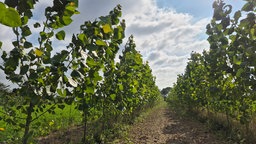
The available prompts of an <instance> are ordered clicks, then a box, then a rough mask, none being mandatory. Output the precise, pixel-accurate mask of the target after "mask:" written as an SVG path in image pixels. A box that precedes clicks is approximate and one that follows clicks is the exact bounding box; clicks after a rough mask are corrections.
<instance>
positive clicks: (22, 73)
mask: <svg viewBox="0 0 256 144" xmlns="http://www.w3.org/2000/svg"><path fill="white" fill-rule="evenodd" d="M28 69H29V66H28V65H24V66H22V67H21V68H20V75H24V74H26V73H27V72H28Z"/></svg>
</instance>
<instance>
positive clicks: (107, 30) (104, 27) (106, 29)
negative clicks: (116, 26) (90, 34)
mask: <svg viewBox="0 0 256 144" xmlns="http://www.w3.org/2000/svg"><path fill="white" fill-rule="evenodd" d="M102 28H103V32H104V33H106V34H107V33H110V32H112V29H111V27H110V25H109V24H105V25H103V27H102Z"/></svg>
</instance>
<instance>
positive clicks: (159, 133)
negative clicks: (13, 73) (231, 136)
mask: <svg viewBox="0 0 256 144" xmlns="http://www.w3.org/2000/svg"><path fill="white" fill-rule="evenodd" d="M128 139H129V140H127V141H126V142H123V143H134V144H224V143H227V142H224V141H223V140H222V141H221V140H220V139H219V138H217V137H216V136H215V135H214V134H212V133H210V132H209V130H208V129H207V128H206V126H205V125H204V124H202V123H200V122H198V121H195V120H191V119H189V118H185V119H184V118H182V119H180V118H179V117H178V116H177V114H175V113H174V112H171V111H170V109H168V108H167V106H161V107H159V108H156V109H154V110H153V111H152V112H151V113H150V114H149V115H148V116H147V117H146V118H145V120H144V121H142V122H139V123H137V124H135V125H134V126H132V127H131V129H130V132H129V138H128Z"/></svg>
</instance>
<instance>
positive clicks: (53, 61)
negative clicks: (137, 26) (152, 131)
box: [0, 0, 159, 144]
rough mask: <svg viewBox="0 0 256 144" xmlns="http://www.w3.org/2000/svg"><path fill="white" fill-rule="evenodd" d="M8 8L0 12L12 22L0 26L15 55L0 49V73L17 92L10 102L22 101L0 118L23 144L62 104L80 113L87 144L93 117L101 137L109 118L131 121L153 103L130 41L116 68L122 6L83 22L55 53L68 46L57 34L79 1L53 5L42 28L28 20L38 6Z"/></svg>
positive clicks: (148, 76) (28, 0)
mask: <svg viewBox="0 0 256 144" xmlns="http://www.w3.org/2000/svg"><path fill="white" fill-rule="evenodd" d="M8 2H9V1H6V2H5V4H4V3H0V6H1V7H0V8H1V9H0V10H4V11H5V12H6V14H11V15H13V19H2V21H0V22H1V23H2V24H5V25H7V26H10V27H13V33H14V34H15V36H16V38H15V39H16V40H15V41H13V48H3V50H2V59H3V61H4V63H3V64H2V65H1V69H2V70H3V71H4V73H5V74H6V78H7V79H8V80H9V81H11V82H12V83H14V84H15V85H17V86H16V87H17V88H15V89H14V90H13V95H14V97H15V98H16V99H17V100H19V102H18V103H8V102H7V103H5V105H4V106H3V108H2V109H3V111H2V112H1V113H2V115H0V116H1V119H3V120H4V121H5V122H7V123H8V124H11V125H14V126H15V127H16V128H17V130H23V131H24V133H23V136H22V138H21V141H22V143H23V144H26V143H28V142H29V141H30V140H31V138H32V137H33V131H35V130H34V129H32V128H31V124H32V123H33V122H34V121H36V120H37V119H39V118H40V117H41V116H42V115H44V114H45V113H54V110H55V108H57V107H58V108H61V109H63V108H64V107H65V105H67V104H68V105H71V104H74V105H75V106H76V109H77V110H79V111H81V113H82V116H83V124H84V137H83V143H88V129H87V128H88V127H87V124H88V122H89V120H90V117H95V115H96V114H97V115H98V116H97V117H98V119H99V120H102V122H103V125H102V130H103V131H104V130H105V129H109V128H111V124H109V120H111V121H113V117H114V118H116V119H117V120H116V121H120V119H121V121H124V120H122V119H123V118H125V117H126V118H128V117H131V116H133V115H134V113H136V111H138V110H139V109H141V108H142V107H144V106H146V105H148V104H152V103H153V102H154V101H155V100H156V99H157V98H158V96H159V90H158V88H157V86H156V85H155V77H154V76H152V71H151V69H150V67H149V65H148V63H143V60H142V56H141V54H139V52H138V51H136V50H135V44H134V41H133V37H132V36H131V37H129V39H128V42H127V44H126V45H125V48H124V50H123V54H122V56H119V58H120V62H115V57H116V55H117V53H118V51H119V48H120V45H121V44H122V41H123V39H124V37H125V36H124V33H125V22H124V20H120V17H121V6H120V5H118V6H117V7H115V8H114V9H113V10H112V11H111V12H110V13H109V15H107V16H102V17H100V18H99V19H97V20H95V21H93V22H91V21H86V22H85V23H84V24H82V25H81V26H80V32H79V33H77V34H73V36H72V39H71V42H70V43H69V44H68V45H67V46H66V47H63V48H61V49H56V48H54V43H56V41H62V40H65V36H66V33H65V30H63V29H62V28H63V27H66V26H68V25H69V24H70V23H71V22H72V19H71V17H72V16H73V15H74V14H78V13H79V12H78V11H77V10H76V9H77V5H78V1H70V0H54V1H53V5H52V6H48V7H46V9H45V21H44V22H43V23H40V22H32V19H31V18H32V16H33V13H35V12H36V11H33V8H34V5H35V4H36V3H37V1H34V0H19V1H17V3H15V4H14V3H11V4H10V2H9V3H8ZM6 4H7V5H8V6H9V7H7V6H6ZM10 11H11V12H10ZM32 27H33V29H37V31H39V33H38V38H37V39H36V40H35V39H34V38H32V37H35V34H34V33H32V31H31V29H32ZM1 45H2V42H1ZM7 49H8V51H10V52H6V50H7ZM55 51H58V52H55ZM95 111H97V112H95ZM3 113H4V114H3ZM20 113H22V115H20ZM120 117H121V118H120ZM18 140H19V139H18Z"/></svg>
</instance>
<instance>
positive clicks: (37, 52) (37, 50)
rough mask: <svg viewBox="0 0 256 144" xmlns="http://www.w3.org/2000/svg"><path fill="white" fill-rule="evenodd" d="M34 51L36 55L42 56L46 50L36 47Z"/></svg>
mask: <svg viewBox="0 0 256 144" xmlns="http://www.w3.org/2000/svg"><path fill="white" fill-rule="evenodd" d="M34 52H35V54H36V56H38V57H41V56H42V55H43V54H44V52H42V51H41V50H39V49H38V48H36V49H35V50H34Z"/></svg>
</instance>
